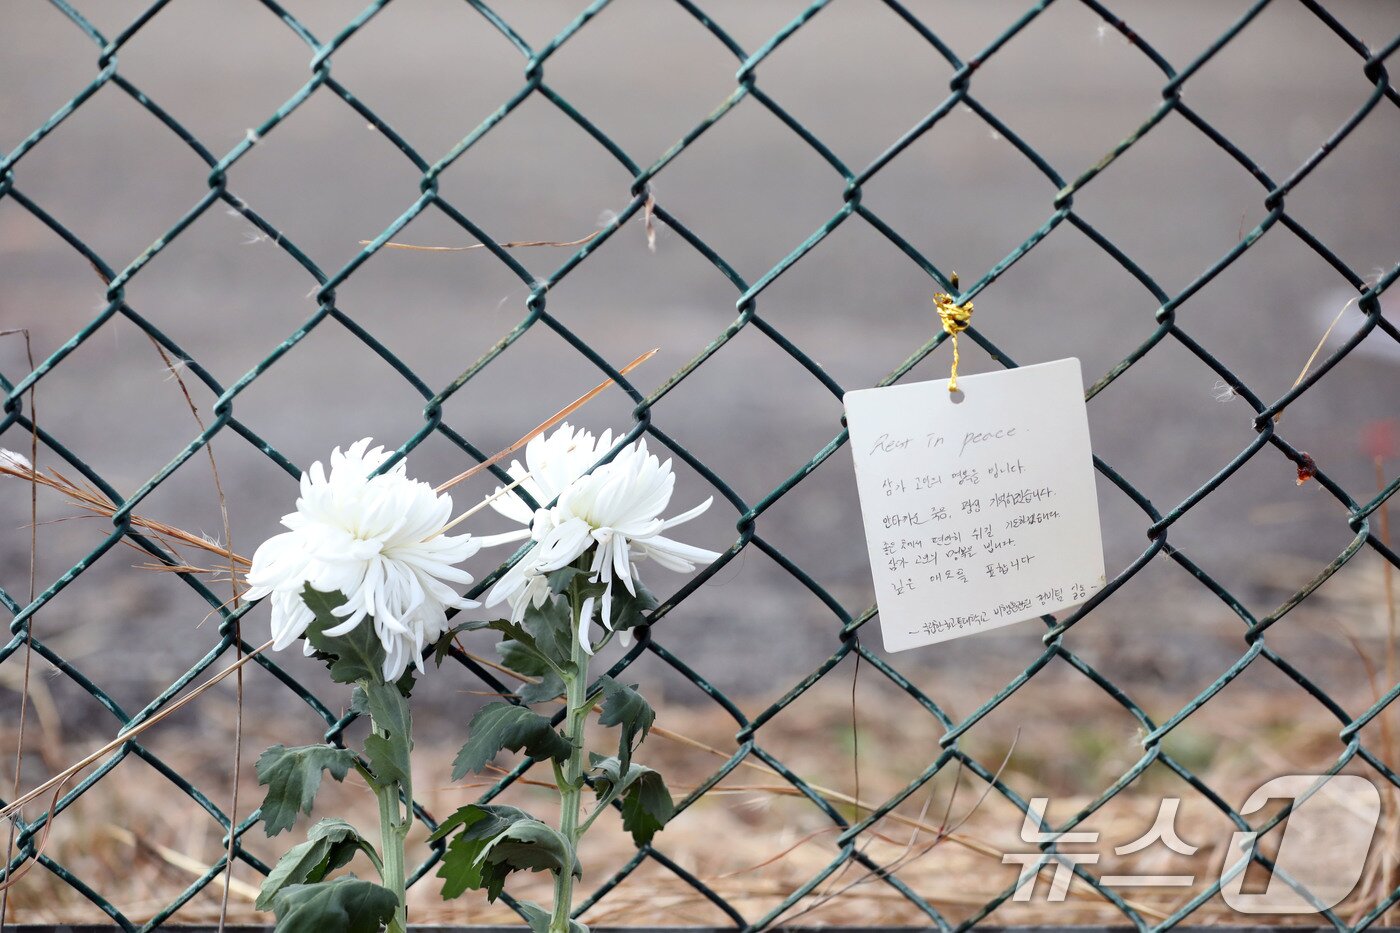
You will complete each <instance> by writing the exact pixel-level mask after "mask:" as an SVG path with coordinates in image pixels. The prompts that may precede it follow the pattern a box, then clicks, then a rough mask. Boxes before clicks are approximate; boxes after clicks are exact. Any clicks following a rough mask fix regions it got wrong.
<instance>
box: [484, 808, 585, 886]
mask: <svg viewBox="0 0 1400 933" xmlns="http://www.w3.org/2000/svg"><path fill="white" fill-rule="evenodd" d="M477 858H480V859H484V860H485V861H486V862H487V863H488V864H492V865H506V866H508V867H509V868H510V869H511V870H512V871H525V870H527V869H528V870H529V871H552V872H554V873H555V874H560V873H562V872H565V871H572V872H573V873H574V874H575V875H577V876H578V877H580V878H582V877H583V868H582V867H581V866H580V865H579V863H578V859H576V858H575V857H574V853H573V847H572V846H570V845H569V841H568V840H567V839H565V838H564V837H563V836H562V835H561V834H560V832H559V830H557V829H555V828H554V827H553V826H549V825H547V824H545V823H541V822H540V821H539V820H536V819H524V820H517V821H516V822H514V823H512V824H510V826H508V827H506V830H505V832H503V833H501V834H499V835H498V836H496V838H494V839H492V840H491V841H490V842H488V843H487V844H486V847H485V848H484V849H482V850H481V854H480V855H479V856H477Z"/></svg>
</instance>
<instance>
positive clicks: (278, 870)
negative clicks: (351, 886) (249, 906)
mask: <svg viewBox="0 0 1400 933" xmlns="http://www.w3.org/2000/svg"><path fill="white" fill-rule="evenodd" d="M362 844H364V841H363V840H362V839H361V838H360V834H359V832H358V831H356V829H355V827H353V826H351V825H350V824H349V823H347V822H345V821H344V820H341V819H327V820H321V821H320V822H319V823H317V824H316V825H315V826H313V827H311V829H310V831H308V832H307V834H306V841H305V842H303V843H300V844H298V845H295V846H292V847H291V848H290V849H288V850H287V853H286V854H285V855H283V856H282V857H281V858H280V859H278V860H277V864H276V865H275V866H273V869H272V871H270V872H269V873H268V875H267V877H266V878H265V879H263V883H262V889H261V890H260V891H259V892H258V899H257V901H256V902H255V903H254V904H253V906H254V907H255V908H256V909H258V910H271V909H272V906H273V900H274V899H275V898H276V896H277V894H278V893H279V892H280V891H281V890H282V889H283V888H286V887H288V886H290V885H294V884H315V883H316V882H318V881H320V880H321V879H323V878H325V877H326V875H328V874H330V873H331V872H333V871H335V870H336V869H337V868H341V867H343V866H345V865H347V864H349V862H350V860H351V859H352V858H354V857H355V852H356V851H358V850H359V848H360V847H361V845H362Z"/></svg>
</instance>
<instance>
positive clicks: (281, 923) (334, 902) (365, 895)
mask: <svg viewBox="0 0 1400 933" xmlns="http://www.w3.org/2000/svg"><path fill="white" fill-rule="evenodd" d="M398 904H399V900H398V897H397V896H395V894H394V892H393V891H390V890H389V889H388V888H386V887H383V886H382V885H378V884H374V883H372V882H369V881H361V880H360V879H358V878H356V877H354V876H353V875H346V876H343V877H340V878H337V879H335V880H334V881H328V882H326V883H324V884H294V885H289V886H288V887H286V888H283V889H282V891H281V893H279V894H278V895H277V898H276V900H275V901H274V903H273V906H272V909H273V910H274V911H276V913H277V927H276V931H275V933H326V931H328V930H335V931H336V933H379V931H380V930H381V929H383V928H384V927H385V926H386V925H387V924H388V923H389V921H390V920H391V919H392V918H393V916H394V911H395V910H396V909H397V908H398Z"/></svg>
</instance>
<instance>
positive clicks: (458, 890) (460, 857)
mask: <svg viewBox="0 0 1400 933" xmlns="http://www.w3.org/2000/svg"><path fill="white" fill-rule="evenodd" d="M488 841H489V840H485V839H469V838H467V836H466V835H465V834H464V835H459V836H457V837H456V838H455V839H453V840H452V841H451V842H449V843H448V844H447V848H446V849H444V850H443V853H442V864H441V865H439V866H438V870H437V876H438V877H439V878H441V879H443V882H442V899H443V900H445V901H450V900H452V899H453V898H456V897H461V896H462V895H463V894H464V893H465V892H467V891H480V890H481V889H482V888H483V887H485V884H484V879H483V877H482V874H483V873H482V864H481V861H480V856H481V850H482V849H484V848H486V843H487V842H488ZM490 900H495V898H494V897H492V898H490Z"/></svg>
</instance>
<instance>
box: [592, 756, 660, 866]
mask: <svg viewBox="0 0 1400 933" xmlns="http://www.w3.org/2000/svg"><path fill="white" fill-rule="evenodd" d="M589 757H590V758H591V765H592V770H593V771H594V772H595V777H594V779H593V789H594V792H595V793H596V794H597V795H598V799H599V800H603V799H604V798H608V799H615V798H617V797H619V796H620V797H621V798H622V828H623V829H625V830H627V831H628V832H630V833H631V834H632V840H633V841H634V842H635V843H636V844H637V845H639V846H640V845H646V844H647V843H648V842H651V839H652V837H653V836H655V835H656V833H657V831H658V830H660V829H661V827H663V826H665V825H666V822H667V821H668V820H670V819H671V817H672V816H674V815H675V812H676V806H675V804H674V803H673V802H672V801H671V792H670V791H669V790H667V789H666V782H665V781H664V780H663V779H662V777H661V775H660V774H659V773H657V772H656V771H653V770H652V769H651V768H648V767H647V766H646V765H639V764H632V765H630V766H628V767H627V770H626V772H624V771H623V766H622V763H621V762H620V761H618V760H617V759H616V758H603V757H601V756H599V755H591V756H589Z"/></svg>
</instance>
